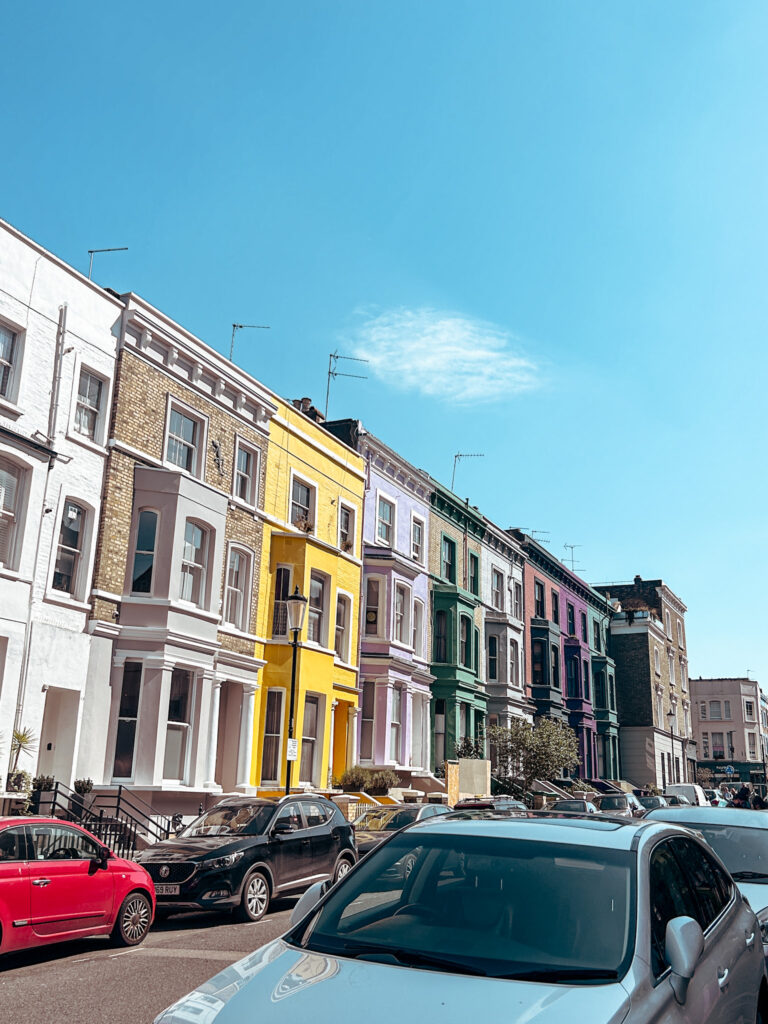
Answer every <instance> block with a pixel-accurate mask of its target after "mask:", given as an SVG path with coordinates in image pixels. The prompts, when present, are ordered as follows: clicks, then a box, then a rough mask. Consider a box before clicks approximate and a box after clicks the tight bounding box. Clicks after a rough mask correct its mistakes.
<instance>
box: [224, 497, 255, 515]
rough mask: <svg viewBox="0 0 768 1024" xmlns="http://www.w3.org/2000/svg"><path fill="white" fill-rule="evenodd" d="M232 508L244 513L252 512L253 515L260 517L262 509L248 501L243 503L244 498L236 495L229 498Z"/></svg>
mask: <svg viewBox="0 0 768 1024" xmlns="http://www.w3.org/2000/svg"><path fill="white" fill-rule="evenodd" d="M227 501H228V502H229V506H230V508H239V509H242V511H243V512H250V513H251V515H260V514H261V509H260V508H259V506H258V505H251V504H250V503H249V502H247V501H243V499H242V498H238V497H237V495H235V494H230V495H229V497H228V498H227Z"/></svg>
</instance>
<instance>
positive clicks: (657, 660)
mask: <svg viewBox="0 0 768 1024" xmlns="http://www.w3.org/2000/svg"><path fill="white" fill-rule="evenodd" d="M653 668H654V671H655V673H656V675H657V676H660V675H661V653H660V652H659V648H658V647H654V648H653Z"/></svg>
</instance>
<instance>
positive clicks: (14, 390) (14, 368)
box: [0, 318, 27, 412]
mask: <svg viewBox="0 0 768 1024" xmlns="http://www.w3.org/2000/svg"><path fill="white" fill-rule="evenodd" d="M0 327H2V328H3V329H4V330H6V331H8V332H9V333H10V334H11V335H12V346H13V353H12V355H11V359H10V361H6V360H3V365H4V366H5V365H8V366H10V373H9V375H8V380H9V383H8V385H7V389H6V392H5V394H2V393H0V405H1V406H5V407H8V408H10V410H11V412H19V411H20V410H19V408H18V401H19V390H20V384H21V370H22V367H23V365H24V349H25V342H26V333H27V332H26V331H25V330H24V328H23V327H21V325H19V324H15V323H13V322H11V321H10V320H6V319H5V318H2V319H0Z"/></svg>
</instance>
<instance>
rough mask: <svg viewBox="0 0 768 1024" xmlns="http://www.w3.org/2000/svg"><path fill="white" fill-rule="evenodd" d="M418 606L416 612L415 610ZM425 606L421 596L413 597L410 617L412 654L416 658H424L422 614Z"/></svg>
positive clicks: (424, 611)
mask: <svg viewBox="0 0 768 1024" xmlns="http://www.w3.org/2000/svg"><path fill="white" fill-rule="evenodd" d="M417 608H418V610H419V611H418V614H417V613H416V610H417ZM425 613H426V608H425V605H424V602H423V601H422V600H421V598H418V597H414V599H413V619H412V623H411V625H412V637H413V654H414V657H416V658H421V660H422V661H423V660H424V615H425Z"/></svg>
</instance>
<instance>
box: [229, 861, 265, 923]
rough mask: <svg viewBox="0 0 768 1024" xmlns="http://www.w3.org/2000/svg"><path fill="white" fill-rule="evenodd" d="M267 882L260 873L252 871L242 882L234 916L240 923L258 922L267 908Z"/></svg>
mask: <svg viewBox="0 0 768 1024" xmlns="http://www.w3.org/2000/svg"><path fill="white" fill-rule="evenodd" d="M269 895H270V894H269V882H268V881H267V879H266V877H265V876H264V875H263V874H262V873H261V871H252V872H251V873H250V875H248V876H247V878H246V879H245V881H244V882H243V892H242V895H241V897H240V906H239V907H238V908H237V910H236V911H235V916H236V917H237V918H238V920H240V921H260V920H261V919H262V917H264V915H265V914H266V912H267V907H268V906H269Z"/></svg>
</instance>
